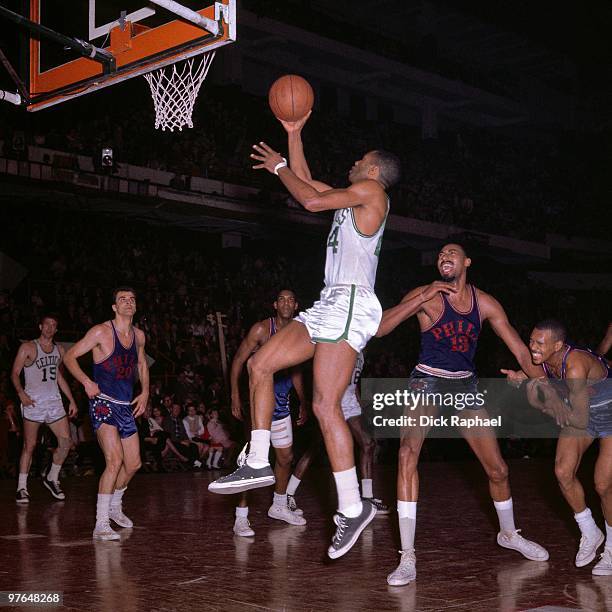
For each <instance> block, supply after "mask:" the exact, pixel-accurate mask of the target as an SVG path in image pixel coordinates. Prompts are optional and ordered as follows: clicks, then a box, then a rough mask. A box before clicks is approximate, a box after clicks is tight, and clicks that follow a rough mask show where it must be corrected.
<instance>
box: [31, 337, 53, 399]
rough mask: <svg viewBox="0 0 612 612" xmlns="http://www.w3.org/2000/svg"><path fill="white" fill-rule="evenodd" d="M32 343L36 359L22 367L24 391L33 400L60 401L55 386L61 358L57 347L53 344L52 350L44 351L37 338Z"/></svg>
mask: <svg viewBox="0 0 612 612" xmlns="http://www.w3.org/2000/svg"><path fill="white" fill-rule="evenodd" d="M34 344H35V345H36V359H35V360H34V361H33V362H32V364H31V365H29V366H25V367H24V368H23V373H24V376H25V392H26V393H27V394H28V395H29V396H30V397H31V398H32V399H33V400H34V401H35V402H46V401H50V400H60V401H61V399H62V398H61V395H60V392H59V388H58V386H57V371H58V369H59V365H60V361H61V359H62V358H61V356H60V352H59V349H58V348H57V345H56V344H54V345H53V350H52V351H51V352H50V353H45V351H43V350H42V347H41V346H40V344H38V341H37V340H34Z"/></svg>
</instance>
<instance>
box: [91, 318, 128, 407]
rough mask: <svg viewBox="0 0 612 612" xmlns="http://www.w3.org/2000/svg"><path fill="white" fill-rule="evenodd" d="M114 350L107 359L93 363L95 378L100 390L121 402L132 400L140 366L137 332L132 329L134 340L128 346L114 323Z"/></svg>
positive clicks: (112, 325)
mask: <svg viewBox="0 0 612 612" xmlns="http://www.w3.org/2000/svg"><path fill="white" fill-rule="evenodd" d="M110 324H111V328H112V330H113V352H112V353H111V354H110V355H109V356H108V357H106V359H104V360H102V361H100V362H99V363H94V365H93V379H94V381H95V383H96V384H97V385H98V387H100V392H101V393H103V394H104V395H106V396H107V397H109V398H112V399H114V400H117V401H120V402H131V401H132V397H133V394H134V381H135V379H136V368H137V366H138V351H137V350H136V333H135V332H134V330H133V329H132V342H131V344H130V346H129V347H128V348H126V347H125V346H123V344H121V340H119V336H118V335H117V330H116V329H115V325H114V323H113V322H112V321H111V322H110Z"/></svg>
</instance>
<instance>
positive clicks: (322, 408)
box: [312, 398, 344, 424]
mask: <svg viewBox="0 0 612 612" xmlns="http://www.w3.org/2000/svg"><path fill="white" fill-rule="evenodd" d="M312 412H313V413H314V415H315V416H316V417H317V419H318V420H319V423H320V424H323V423H325V422H326V421H328V420H330V419H332V420H333V419H335V418H337V417H338V416H340V415H341V410H340V408H339V406H337V405H336V404H335V403H334V402H330V401H328V400H326V399H324V398H314V399H313V402H312ZM343 420H344V419H343Z"/></svg>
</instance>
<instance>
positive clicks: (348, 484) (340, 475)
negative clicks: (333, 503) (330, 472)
mask: <svg viewBox="0 0 612 612" xmlns="http://www.w3.org/2000/svg"><path fill="white" fill-rule="evenodd" d="M334 479H335V480H336V491H337V492H338V512H341V513H342V514H344V516H346V517H348V518H355V517H357V516H359V515H360V514H361V511H362V509H363V508H362V504H361V497H359V482H358V480H357V470H356V469H355V466H353V467H352V468H350V469H349V470H343V471H342V472H334Z"/></svg>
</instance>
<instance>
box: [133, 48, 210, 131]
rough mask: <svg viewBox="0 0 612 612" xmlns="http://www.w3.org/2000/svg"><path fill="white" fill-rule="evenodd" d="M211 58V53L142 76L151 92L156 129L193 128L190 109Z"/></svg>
mask: <svg viewBox="0 0 612 612" xmlns="http://www.w3.org/2000/svg"><path fill="white" fill-rule="evenodd" d="M214 57H215V51H214V50H213V51H209V52H208V53H203V54H201V55H198V56H196V57H192V58H189V59H187V60H184V61H182V62H178V63H176V64H171V65H169V66H164V67H163V68H159V69H158V70H154V71H153V72H149V73H148V74H145V75H144V78H145V79H147V82H148V83H149V87H150V88H151V96H152V97H153V105H154V107H155V128H156V129H160V128H161V129H162V130H166V129H167V130H170V131H171V132H172V131H174V130H175V129H178V130H182V129H183V128H184V127H189V128H192V127H193V121H192V120H191V114H192V113H193V106H194V104H195V101H196V98H197V97H198V92H199V91H200V87H201V86H202V83H203V82H204V79H205V78H206V75H207V74H208V69H209V68H210V65H211V64H212V61H213V58H214Z"/></svg>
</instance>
